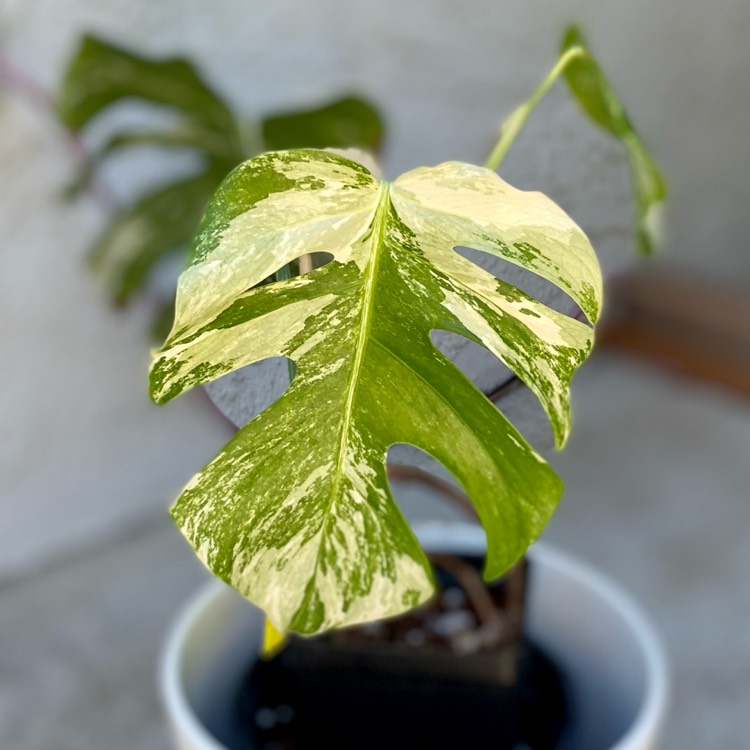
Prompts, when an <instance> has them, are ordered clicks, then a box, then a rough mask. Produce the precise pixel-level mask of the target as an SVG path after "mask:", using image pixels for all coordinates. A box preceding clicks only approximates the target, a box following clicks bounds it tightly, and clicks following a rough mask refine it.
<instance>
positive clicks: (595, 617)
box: [160, 524, 667, 750]
mask: <svg viewBox="0 0 750 750" xmlns="http://www.w3.org/2000/svg"><path fill="white" fill-rule="evenodd" d="M417 534H418V536H419V538H420V540H421V542H422V544H423V545H424V546H425V548H426V549H428V550H442V551H449V552H451V553H454V554H473V555H476V554H481V553H482V551H483V549H484V546H485V539H484V533H483V531H482V530H481V529H480V528H478V527H477V526H474V525H469V524H450V525H448V524H422V525H420V526H419V528H418V529H417ZM529 559H530V560H531V563H532V576H533V577H532V580H531V590H530V593H529V595H530V601H529V609H528V614H527V625H526V630H527V633H528V634H529V635H530V636H531V638H532V639H534V640H535V641H536V643H537V644H538V645H540V646H541V647H542V648H544V649H545V650H546V651H547V653H548V654H549V655H550V656H551V657H552V658H553V660H554V661H555V662H556V663H557V665H558V666H559V667H560V668H561V670H562V672H563V674H564V675H565V678H566V680H567V684H568V687H569V690H570V699H571V711H572V722H571V731H570V734H568V736H567V738H566V739H565V741H564V743H563V744H562V745H561V748H560V750H655V748H657V747H658V740H659V735H660V731H661V726H662V723H663V720H664V716H665V711H666V698H667V672H666V666H665V659H664V653H663V649H662V647H661V644H660V642H659V639H658V638H657V637H656V635H655V633H654V631H653V629H652V628H651V626H650V625H649V623H648V622H647V620H646V619H645V618H644V616H643V614H642V613H641V611H640V609H639V608H638V607H637V605H636V604H635V603H634V602H633V601H632V600H631V599H630V598H629V597H628V596H627V595H626V594H625V593H624V592H623V591H622V590H620V589H619V588H618V587H617V586H615V585H614V584H613V583H612V582H611V581H609V580H608V579H607V578H605V577H604V576H602V575H601V574H599V573H597V572H596V571H595V570H593V569H592V568H590V567H589V566H587V565H585V564H584V563H582V562H579V561H577V560H575V559H574V558H572V557H570V556H568V555H567V554H564V553H562V552H560V551H558V550H556V549H554V548H552V547H550V546H548V545H546V544H536V545H534V547H532V548H531V550H529ZM262 632H263V617H262V614H261V613H260V611H259V610H257V609H256V608H255V607H253V606H252V605H250V604H248V603H247V602H246V601H245V600H244V599H242V598H241V597H240V596H239V595H237V594H236V593H235V592H234V591H232V590H231V589H230V588H228V587H226V586H224V585H223V584H221V583H218V582H216V583H211V584H210V585H209V586H207V587H206V589H205V590H204V591H202V592H200V593H199V595H198V596H196V597H195V599H194V600H193V601H191V602H190V603H189V605H188V606H187V607H186V609H185V610H184V611H183V612H182V614H181V615H180V616H179V617H178V619H177V621H176V623H175V626H174V628H173V629H172V631H171V633H170V634H169V638H168V640H167V643H166V649H165V652H164V655H163V658H162V663H161V674H160V683H161V685H160V687H161V694H162V698H163V701H164V705H165V708H166V712H167V716H168V718H169V723H170V726H171V729H172V733H173V737H174V741H175V747H176V748H178V750H226V747H227V745H226V744H224V743H226V742H228V741H229V738H228V737H227V731H228V727H229V726H230V722H229V710H230V706H231V704H232V700H233V698H234V696H235V695H236V691H237V688H238V686H239V683H240V681H241V679H242V678H243V677H244V675H245V674H246V672H247V669H248V666H249V665H250V663H251V662H252V660H253V659H254V658H255V657H256V655H257V653H258V649H259V646H260V639H261V634H262ZM321 750H324V749H322V748H321Z"/></svg>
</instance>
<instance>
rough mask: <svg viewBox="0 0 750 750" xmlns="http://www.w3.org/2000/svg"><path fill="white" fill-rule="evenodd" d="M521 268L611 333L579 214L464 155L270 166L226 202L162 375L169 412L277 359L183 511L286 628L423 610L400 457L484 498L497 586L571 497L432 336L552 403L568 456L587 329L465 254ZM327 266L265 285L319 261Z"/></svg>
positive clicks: (221, 561)
mask: <svg viewBox="0 0 750 750" xmlns="http://www.w3.org/2000/svg"><path fill="white" fill-rule="evenodd" d="M456 246H468V247H472V248H475V249H478V250H483V251H485V252H488V253H492V254H494V255H497V256H499V257H502V258H505V259H507V260H508V261H510V262H511V263H515V264H517V265H519V266H522V267H523V268H527V269H529V270H531V271H534V272H535V273H538V274H540V275H542V276H544V277H545V278H547V279H549V280H550V281H552V282H553V283H555V284H557V285H558V286H560V287H561V288H562V289H564V290H565V291H566V292H567V293H568V294H569V295H570V296H571V297H572V298H573V299H574V300H576V301H577V302H578V304H579V305H580V307H581V308H582V309H583V310H584V311H585V312H586V314H587V315H588V317H589V319H590V320H592V321H593V320H595V319H596V317H597V315H598V312H599V308H600V304H601V277H600V272H599V267H598V264H597V261H596V258H595V256H594V253H593V250H592V248H591V246H590V245H589V243H588V241H587V239H586V237H585V236H584V234H583V233H582V232H581V230H580V229H579V228H578V227H577V226H576V225H575V223H574V222H573V221H572V220H571V219H570V218H569V217H568V216H567V215H566V214H565V213H564V212H563V211H562V210H561V209H560V208H558V207H557V206H556V205H555V204H554V203H553V202H552V201H550V200H549V199H548V198H546V197H545V196H543V195H541V194H539V193H532V192H523V191H519V190H516V189H515V188H513V187H511V186H510V185H508V184H506V183H505V182H503V180H501V179H500V178H499V177H498V176H497V175H496V174H494V173H493V172H491V171H490V170H487V169H485V168H482V167H475V166H471V165H468V164H462V163H458V162H451V163H446V164H442V165H440V166H438V167H434V168H424V169H417V170H414V171H412V172H409V173H406V174H404V175H402V176H401V177H400V178H398V179H397V180H396V181H395V182H393V183H387V182H379V181H378V180H377V179H376V178H374V177H373V176H372V174H370V172H368V171H367V169H366V168H365V167H363V166H361V165H359V164H357V163H356V162H353V161H350V160H349V159H346V158H344V157H342V156H339V155H336V154H332V153H329V152H322V151H291V152H276V153H268V154H265V155H262V156H259V157H257V158H255V159H252V160H250V161H248V162H245V163H244V164H243V165H241V166H240V167H238V168H237V169H236V170H234V171H233V172H232V173H231V174H230V175H229V176H228V177H227V178H226V180H225V181H224V182H223V183H222V186H221V187H220V189H219V190H218V192H217V193H216V195H215V196H214V198H213V200H212V201H211V203H210V204H209V207H208V210H207V212H206V214H205V217H204V219H203V222H202V224H201V227H200V230H199V233H198V236H197V238H196V241H195V243H194V247H193V256H192V260H191V262H190V265H189V266H188V268H187V269H186V270H185V271H184V272H183V274H182V276H181V278H180V281H179V284H178V291H177V302H176V319H175V324H174V327H173V329H172V332H171V334H170V336H169V337H168V340H167V341H166V343H165V344H164V346H163V348H162V350H161V351H160V352H157V353H156V354H155V358H154V361H153V363H152V369H151V376H150V384H151V394H152V397H153V398H154V400H155V401H157V402H159V403H163V402H165V401H168V400H169V399H171V398H173V397H175V396H177V395H178V394H180V393H181V392H183V391H184V390H186V389H188V388H191V387H194V386H196V385H200V384H202V383H206V382H209V381H210V380H213V379H214V378H216V377H218V376H220V375H223V374H224V373H227V372H230V371H232V370H235V369H237V368H239V367H243V366H244V365H247V364H250V363H252V362H257V361H260V360H263V359H266V358H268V357H277V356H282V357H287V358H289V359H291V360H292V361H294V363H295V364H296V375H295V377H294V380H293V382H292V383H291V385H290V387H289V389H288V390H287V391H286V393H284V395H283V396H282V397H281V398H280V399H279V400H278V401H276V402H275V403H274V404H273V405H272V406H271V407H269V408H268V409H267V410H266V411H264V412H263V413H261V414H260V415H259V416H258V417H256V418H255V419H254V420H252V421H251V422H250V423H249V424H247V425H246V426H245V427H244V428H243V429H241V430H240V431H239V432H238V433H237V434H236V436H235V437H234V438H233V439H232V440H231V441H230V442H229V443H228V444H227V445H226V446H225V448H224V449H223V450H222V451H221V452H220V453H219V454H218V455H217V456H216V458H215V459H214V460H213V461H212V462H211V463H210V464H209V465H208V466H207V467H206V468H205V469H204V470H203V471H202V472H201V473H200V474H198V475H197V476H196V477H194V478H193V480H192V481H191V482H190V483H189V484H188V486H187V487H186V488H185V490H184V492H183V493H182V495H181V496H180V498H179V499H178V501H177V502H176V503H175V505H174V506H173V508H172V515H173V517H174V519H175V521H176V522H177V524H178V525H179V526H180V528H181V529H182V531H183V533H184V534H185V536H186V537H187V538H188V540H189V541H190V542H191V544H192V545H193V546H194V547H195V549H196V550H197V552H198V555H199V556H200V558H201V559H202V560H203V561H204V562H205V563H206V565H207V566H208V567H209V568H210V569H211V570H212V571H213V572H214V573H215V574H216V575H218V576H219V577H220V578H222V579H224V580H225V581H227V582H229V583H230V584H231V585H232V586H234V587H235V588H237V589H238V590H239V591H240V592H241V593H242V594H243V595H244V596H246V597H247V598H249V599H250V600H251V601H253V602H255V603H256V604H258V605H259V606H261V607H262V608H263V609H264V610H265V611H266V613H267V614H268V616H269V617H270V619H271V621H272V622H273V624H274V626H275V627H276V628H277V629H278V630H280V631H288V630H292V631H296V632H299V633H306V634H309V633H316V632H320V631H322V630H325V629H328V628H332V627H337V626H341V625H346V624H351V623H356V622H361V621H365V620H371V619H375V618H381V617H387V616H389V615H395V614H397V613H399V612H402V611H404V610H406V609H408V608H410V607H412V606H414V605H416V604H418V603H419V602H422V601H424V600H425V599H427V598H428V597H429V596H430V595H431V593H432V591H433V582H432V578H431V573H430V566H429V565H428V562H427V560H426V558H425V555H424V552H423V551H422V549H421V548H420V546H419V544H418V543H417V541H416V539H415V538H414V536H413V534H412V532H411V530H410V528H409V526H408V524H407V523H406V521H405V520H404V518H403V517H402V515H401V513H400V512H399V510H398V508H397V507H396V504H395V502H394V500H393V497H392V496H391V492H390V490H389V487H388V482H387V478H386V468H385V461H386V453H387V451H388V448H389V446H391V445H393V444H395V443H408V444H411V445H414V446H417V447H418V448H420V449H421V450H423V451H425V452H427V453H428V454H429V455H431V456H434V457H435V458H436V459H438V460H439V461H441V462H442V463H443V464H444V465H445V466H446V467H447V468H448V469H449V470H450V471H451V472H452V473H453V474H454V476H455V477H456V478H457V480H458V481H459V482H460V483H461V485H462V487H463V488H464V490H465V491H466V493H467V494H468V496H469V497H470V498H471V500H472V502H473V503H474V505H475V507H476V509H477V513H478V515H479V517H480V519H481V521H482V524H483V525H484V528H485V529H486V532H487V537H488V552H487V561H486V567H485V575H486V577H487V578H488V579H491V578H495V577H497V576H498V575H500V574H502V573H503V572H504V571H505V570H506V569H507V568H508V567H509V566H510V565H512V564H513V563H514V562H515V561H516V560H517V559H518V558H519V557H520V556H521V555H522V554H523V552H524V551H525V550H526V548H527V546H528V545H529V544H530V543H531V542H532V541H533V540H534V539H535V538H536V537H537V536H538V534H539V533H540V532H541V530H542V528H543V526H544V525H545V523H546V521H547V520H548V519H549V517H550V515H551V514H552V512H553V510H554V508H555V506H556V504H557V502H558V499H559V496H560V494H561V483H560V480H559V479H558V477H557V476H556V475H555V474H554V472H553V471H552V469H551V468H550V467H549V466H548V465H547V464H546V463H545V462H544V460H543V459H542V458H541V457H540V456H539V455H538V454H537V453H536V452H535V451H534V450H533V449H532V448H531V447H530V446H529V445H528V444H527V442H526V441H525V440H524V438H523V437H522V436H521V434H520V433H518V431H517V430H516V429H515V428H514V427H513V426H512V425H511V424H510V423H509V422H508V420H507V419H505V417H504V416H503V415H502V414H501V413H500V412H499V411H498V410H497V409H496V408H495V407H494V406H493V404H492V403H491V402H490V401H489V400H488V399H487V398H486V397H485V396H484V395H483V394H482V393H481V392H479V391H478V390H477V389H476V388H475V387H474V385H473V384H472V383H471V382H470V381H469V380H468V379H467V378H466V377H465V376H464V375H463V374H462V373H461V372H460V371H459V370H458V369H457V368H456V367H455V366H454V365H453V364H452V363H451V362H450V361H449V360H448V359H447V358H446V357H445V356H443V354H441V353H440V351H438V350H437V349H436V348H435V347H434V346H433V344H432V343H431V341H430V335H429V334H430V331H432V330H435V329H444V330H448V331H452V332H454V333H458V334H461V335H463V336H467V337H469V338H471V339H473V340H475V341H477V342H480V343H481V344H483V345H484V346H485V347H487V348H488V349H490V350H491V351H492V352H494V353H495V354H496V355H497V356H498V357H500V358H501V359H503V360H504V361H505V362H506V363H507V364H508V365H509V366H510V367H511V368H512V369H513V370H514V371H515V372H517V373H518V375H519V376H520V377H522V378H523V379H524V380H525V381H526V382H527V383H528V384H529V386H530V387H531V388H532V389H533V390H534V392H535V393H536V394H537V395H538V396H539V398H540V400H541V402H542V404H543V405H544V407H545V409H546V410H547V413H548V414H549V416H550V419H551V421H552V424H553V426H554V430H555V434H556V437H557V440H558V443H560V444H561V443H562V442H563V441H564V439H565V436H566V435H567V431H568V427H569V409H568V385H569V381H570V377H571V376H572V374H573V371H574V370H575V368H576V367H577V366H578V365H579V364H580V362H581V361H582V360H583V359H584V358H585V357H586V356H587V354H588V352H589V350H590V348H591V343H592V331H591V329H590V328H589V326H587V325H585V324H584V323H581V322H579V321H577V320H574V319H571V318H568V317H566V316H564V315H561V314H559V313H557V312H554V311H552V310H551V309H548V308H546V307H545V306H543V305H542V304H540V303H538V302H536V301H535V300H533V299H531V298H530V297H528V296H527V295H526V294H524V293H523V292H521V291H520V290H518V289H516V288H514V287H512V286H509V285H508V284H506V283H504V282H503V281H501V280H499V279H497V278H495V277H494V276H492V275H490V274H488V273H487V272H486V271H484V270H482V269H481V268H479V267H478V266H477V265H475V264H473V263H471V262H470V261H468V260H466V259H465V258H463V257H462V256H460V255H459V254H458V253H456V252H455V250H454V248H455V247H456ZM319 251H320V252H328V253H330V254H331V255H332V256H333V260H332V261H331V262H329V263H328V264H326V265H324V266H323V267H321V268H317V269H315V270H314V271H312V272H310V273H307V274H304V275H302V276H296V277H294V278H291V279H287V280H282V281H277V282H274V283H270V284H265V285H263V286H257V284H258V283H259V282H260V281H262V280H264V279H266V278H267V277H269V276H271V275H272V274H273V273H274V272H275V271H276V270H277V269H279V268H281V267H282V266H284V265H285V264H287V263H289V262H290V261H292V260H294V259H296V258H298V257H300V256H301V255H302V254H306V253H313V252H319Z"/></svg>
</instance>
